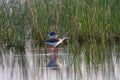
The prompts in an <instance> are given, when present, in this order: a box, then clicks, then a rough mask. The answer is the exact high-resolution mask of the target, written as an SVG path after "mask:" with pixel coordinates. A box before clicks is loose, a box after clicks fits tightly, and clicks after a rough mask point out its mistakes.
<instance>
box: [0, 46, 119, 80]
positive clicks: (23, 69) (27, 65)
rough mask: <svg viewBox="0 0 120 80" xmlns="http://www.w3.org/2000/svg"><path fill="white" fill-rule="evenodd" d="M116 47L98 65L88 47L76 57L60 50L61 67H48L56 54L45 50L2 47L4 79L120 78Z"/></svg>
mask: <svg viewBox="0 0 120 80" xmlns="http://www.w3.org/2000/svg"><path fill="white" fill-rule="evenodd" d="M112 49H113V50H112V51H111V52H110V53H111V54H107V53H106V59H105V60H104V61H103V62H102V63H96V64H93V63H92V60H91V61H89V63H87V62H86V53H85V50H84V49H83V50H81V54H80V55H77V56H76V57H75V59H74V56H73V55H72V54H71V53H65V52H64V51H62V50H60V51H59V52H58V53H57V54H58V56H59V58H60V62H61V63H62V65H63V66H62V68H61V69H59V70H53V69H51V68H47V67H46V65H47V64H48V57H49V56H51V55H52V54H53V53H52V52H49V53H47V54H46V53H44V52H45V51H44V49H41V50H40V49H31V48H30V47H29V49H26V50H25V52H20V51H18V52H16V51H15V50H14V49H10V50H5V51H4V50H2V52H1V53H2V55H1V57H0V80H120V60H119V52H116V50H115V47H113V48H112ZM16 53H19V55H18V54H16ZM110 55H111V56H110ZM90 58H91V57H90ZM91 59H92V58H91ZM89 60H90V59H89ZM98 61H99V60H98Z"/></svg>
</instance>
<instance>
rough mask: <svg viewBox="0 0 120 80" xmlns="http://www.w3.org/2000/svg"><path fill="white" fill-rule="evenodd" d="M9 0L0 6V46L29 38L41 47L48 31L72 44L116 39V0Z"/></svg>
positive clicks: (119, 24)
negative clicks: (65, 38)
mask: <svg viewBox="0 0 120 80" xmlns="http://www.w3.org/2000/svg"><path fill="white" fill-rule="evenodd" d="M12 1H13V2H11V3H5V2H4V3H3V4H1V5H0V45H3V44H6V45H7V46H9V47H11V46H12V47H25V41H26V40H27V39H29V38H31V39H32V43H33V45H34V46H38V45H39V46H43V41H44V40H45V39H46V38H47V37H46V33H47V32H48V31H55V32H58V33H59V35H60V36H62V35H65V36H68V37H69V44H72V45H73V47H74V46H76V43H83V42H88V43H102V44H104V43H106V42H110V43H111V42H114V41H119V40H120V16H119V14H120V7H119V5H120V1H119V0H68V1H67V0H33V1H32V0H31V1H30V0H27V1H25V2H21V3H20V2H19V1H14V0H12ZM28 31H30V33H29V35H27V32H28ZM103 46H104V45H103ZM73 50H74V48H73Z"/></svg>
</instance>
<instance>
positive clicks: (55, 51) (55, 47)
mask: <svg viewBox="0 0 120 80" xmlns="http://www.w3.org/2000/svg"><path fill="white" fill-rule="evenodd" d="M54 58H55V60H56V59H57V56H56V47H54Z"/></svg>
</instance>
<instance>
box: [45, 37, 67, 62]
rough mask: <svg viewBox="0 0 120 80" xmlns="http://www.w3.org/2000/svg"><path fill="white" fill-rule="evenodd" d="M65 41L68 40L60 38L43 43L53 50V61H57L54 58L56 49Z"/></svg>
mask: <svg viewBox="0 0 120 80" xmlns="http://www.w3.org/2000/svg"><path fill="white" fill-rule="evenodd" d="M66 39H68V38H67V37H62V38H52V39H49V40H45V41H44V43H45V44H47V45H49V46H52V47H53V48H54V58H55V60H56V59H57V57H56V50H57V48H56V47H57V46H58V45H59V44H61V43H62V42H63V41H64V40H66Z"/></svg>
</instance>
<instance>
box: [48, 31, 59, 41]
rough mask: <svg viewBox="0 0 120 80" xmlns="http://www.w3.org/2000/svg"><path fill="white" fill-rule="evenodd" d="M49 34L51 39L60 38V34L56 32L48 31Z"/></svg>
mask: <svg viewBox="0 0 120 80" xmlns="http://www.w3.org/2000/svg"><path fill="white" fill-rule="evenodd" d="M47 36H48V37H49V38H50V39H54V38H58V34H57V33H56V32H47Z"/></svg>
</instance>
